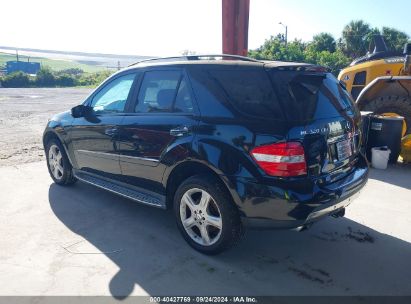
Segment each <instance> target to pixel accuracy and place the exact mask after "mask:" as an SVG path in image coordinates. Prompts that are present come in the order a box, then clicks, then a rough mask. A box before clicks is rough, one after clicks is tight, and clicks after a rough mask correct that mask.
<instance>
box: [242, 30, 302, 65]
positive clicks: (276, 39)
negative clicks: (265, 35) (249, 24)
mask: <svg viewBox="0 0 411 304" xmlns="http://www.w3.org/2000/svg"><path fill="white" fill-rule="evenodd" d="M305 48H306V44H305V43H303V42H302V41H301V40H297V39H295V40H294V41H291V42H288V44H287V48H286V47H285V44H284V41H283V37H282V35H281V34H278V35H277V36H271V37H270V38H269V39H266V40H265V41H264V44H263V45H262V46H261V47H259V48H258V49H256V50H251V51H250V52H249V56H250V57H253V58H256V59H267V60H284V61H302V60H304V50H305Z"/></svg>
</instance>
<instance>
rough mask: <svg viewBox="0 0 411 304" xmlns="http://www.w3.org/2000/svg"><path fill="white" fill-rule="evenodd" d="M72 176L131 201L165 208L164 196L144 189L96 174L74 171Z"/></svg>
mask: <svg viewBox="0 0 411 304" xmlns="http://www.w3.org/2000/svg"><path fill="white" fill-rule="evenodd" d="M74 176H75V177H76V178H77V179H79V180H80V181H82V182H85V183H87V184H91V185H93V186H96V187H99V188H101V189H104V190H107V191H110V192H113V193H115V194H118V195H121V196H123V197H126V198H128V199H131V200H133V201H136V202H139V203H142V204H146V205H150V206H153V207H158V208H162V209H166V203H165V197H164V196H161V195H154V194H151V193H148V192H145V191H144V192H143V190H140V191H138V190H135V189H131V188H129V187H126V186H122V185H118V184H116V183H114V182H110V181H107V180H105V179H102V178H98V177H96V176H93V175H90V174H87V173H83V172H79V171H75V172H74Z"/></svg>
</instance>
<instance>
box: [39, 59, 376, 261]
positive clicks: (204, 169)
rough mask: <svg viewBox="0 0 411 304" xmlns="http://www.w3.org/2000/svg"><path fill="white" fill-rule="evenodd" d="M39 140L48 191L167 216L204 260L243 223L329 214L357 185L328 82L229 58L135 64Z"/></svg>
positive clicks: (346, 130) (349, 126) (360, 167)
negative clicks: (121, 200) (97, 192)
mask: <svg viewBox="0 0 411 304" xmlns="http://www.w3.org/2000/svg"><path fill="white" fill-rule="evenodd" d="M43 142H44V148H45V151H46V155H47V165H48V169H49V172H50V175H51V178H52V179H53V180H54V182H55V183H56V184H59V185H70V184H73V183H74V182H75V181H77V180H80V181H82V182H86V183H89V184H92V185H95V186H97V187H100V188H103V189H106V190H109V191H111V192H114V193H117V194H119V195H122V196H125V197H127V198H130V199H132V200H135V201H137V202H140V203H143V204H147V205H150V206H154V207H159V208H163V209H166V208H171V209H173V210H174V214H175V217H176V220H177V226H178V228H179V230H180V231H181V233H182V235H183V237H184V238H185V240H186V241H187V242H188V244H190V245H191V246H192V247H194V248H195V249H196V250H198V251H201V252H203V253H206V254H215V253H218V252H221V251H222V250H224V249H226V248H228V247H230V246H231V245H233V244H235V243H236V242H237V241H238V240H239V239H240V237H241V236H242V234H243V231H244V228H243V227H245V226H254V227H269V228H270V227H271V228H283V229H294V228H297V229H303V228H305V227H308V226H309V225H311V224H312V223H313V222H315V221H317V220H319V219H321V218H323V217H325V216H327V215H334V216H341V215H343V213H344V210H345V209H344V208H345V207H346V206H347V205H348V204H350V202H351V201H352V198H353V195H354V194H356V193H358V192H359V190H360V189H361V188H362V187H363V186H364V185H365V184H366V182H367V178H368V165H367V161H366V159H365V157H364V156H363V153H362V136H361V117H360V113H359V112H358V110H357V108H356V106H355V104H354V103H353V101H352V99H351V97H350V96H349V94H348V93H347V91H346V90H345V89H344V87H343V86H342V85H341V84H340V83H339V82H338V80H336V78H335V77H334V76H333V75H332V74H330V73H328V72H327V70H326V69H324V68H322V67H319V66H315V65H309V64H300V63H285V62H273V61H271V62H267V61H258V60H253V59H251V58H246V57H239V56H225V55H219V56H205V57H203V56H186V57H181V58H174V59H173V58H168V59H163V60H149V61H144V62H140V63H137V64H135V65H133V66H131V67H129V68H126V69H124V70H122V71H119V72H118V73H116V74H114V75H112V76H111V77H110V78H108V79H107V80H106V81H104V82H103V83H102V84H101V85H100V86H99V87H98V88H97V89H96V90H95V91H94V92H93V93H92V94H91V95H90V96H89V97H88V98H87V99H86V100H85V101H84V102H83V103H82V104H81V105H79V106H76V107H74V108H73V109H71V111H68V112H64V113H61V114H58V115H56V116H55V117H53V118H52V119H51V120H50V121H49V122H48V124H47V127H46V129H45V132H44V137H43ZM73 191H75V188H73Z"/></svg>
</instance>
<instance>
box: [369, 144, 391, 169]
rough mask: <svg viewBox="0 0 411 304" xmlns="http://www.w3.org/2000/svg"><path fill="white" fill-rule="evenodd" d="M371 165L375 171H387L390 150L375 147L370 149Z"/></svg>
mask: <svg viewBox="0 0 411 304" xmlns="http://www.w3.org/2000/svg"><path fill="white" fill-rule="evenodd" d="M371 153H372V156H371V164H372V166H373V167H374V168H376V169H387V164H388V159H389V158H390V154H391V150H390V149H388V148H387V147H375V148H372V149H371Z"/></svg>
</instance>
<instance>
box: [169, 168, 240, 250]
mask: <svg viewBox="0 0 411 304" xmlns="http://www.w3.org/2000/svg"><path fill="white" fill-rule="evenodd" d="M174 213H175V216H176V219H177V225H178V228H179V230H180V232H181V233H182V235H183V237H184V239H185V240H186V241H187V243H188V244H189V245H190V246H191V247H193V248H194V249H196V250H198V251H200V252H202V253H205V254H210V255H212V254H217V253H220V252H222V251H224V250H226V249H228V248H230V247H231V246H233V245H235V244H236V243H238V241H239V240H240V238H241V236H242V235H243V233H244V231H243V227H242V225H241V220H240V216H239V213H238V210H237V208H236V207H235V205H234V204H233V203H232V202H231V198H230V197H229V195H228V193H227V192H226V190H225V189H224V186H223V185H222V184H221V182H220V181H218V180H217V179H216V178H214V177H212V176H208V175H197V176H193V177H190V178H188V179H187V180H186V181H184V182H183V183H182V184H181V185H180V187H179V188H178V189H177V192H176V194H175V197H174Z"/></svg>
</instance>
